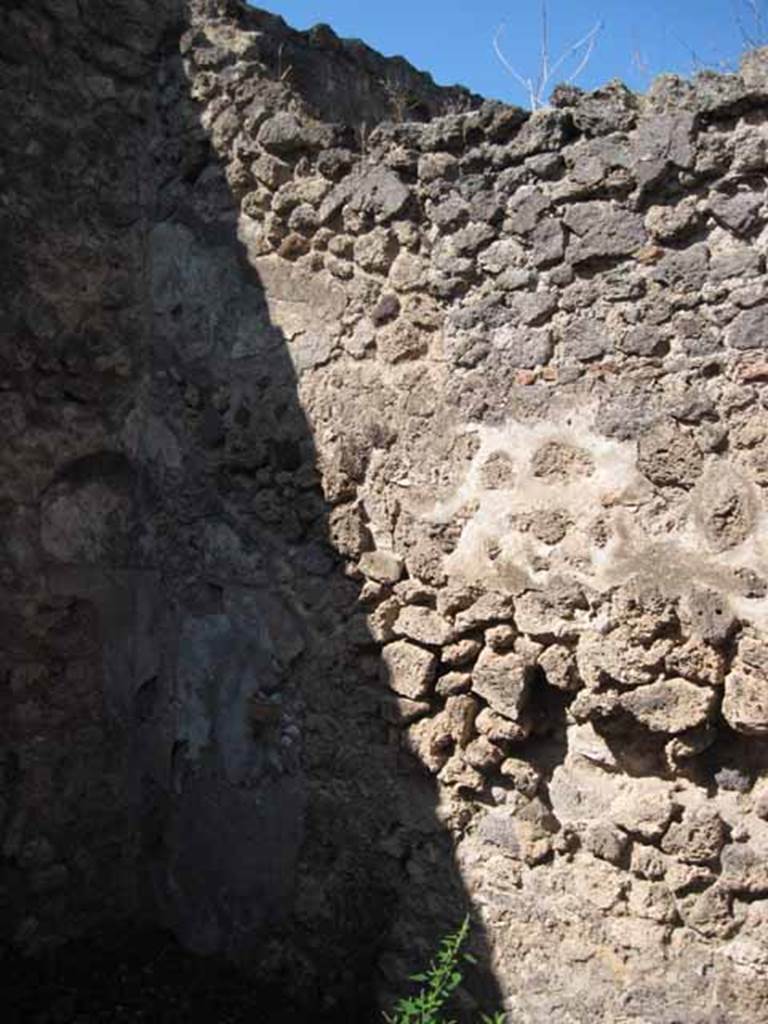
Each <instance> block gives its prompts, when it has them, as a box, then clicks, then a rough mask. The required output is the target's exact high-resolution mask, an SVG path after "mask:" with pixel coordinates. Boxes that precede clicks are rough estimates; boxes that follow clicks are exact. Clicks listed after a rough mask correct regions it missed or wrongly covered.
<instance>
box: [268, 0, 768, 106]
mask: <svg viewBox="0 0 768 1024" xmlns="http://www.w3.org/2000/svg"><path fill="white" fill-rule="evenodd" d="M755 2H757V3H758V6H759V7H760V9H761V10H762V12H763V13H764V14H765V16H766V27H768V0H755ZM255 6H263V7H266V8H267V9H268V10H270V11H273V12H274V13H276V14H280V15H282V17H283V18H285V20H286V21H287V22H288V23H289V24H290V25H293V26H294V27H295V28H309V27H310V26H311V25H315V24H317V23H318V22H325V23H327V24H329V25H331V26H332V27H333V28H334V30H335V31H336V32H337V33H338V34H339V35H341V36H353V37H357V38H359V39H363V40H364V41H365V42H366V43H368V44H369V45H370V46H372V47H374V48H375V49H377V50H379V51H381V52H382V53H385V54H387V55H395V54H400V55H402V56H404V57H406V58H407V59H408V60H410V61H411V63H412V64H415V65H416V66H417V67H418V68H421V69H423V70H426V71H429V72H430V73H431V74H432V75H433V77H434V78H435V80H436V81H438V82H440V83H441V84H444V85H448V84H453V83H454V82H458V83H461V84H463V85H467V86H468V87H469V88H471V89H473V90H474V91H475V92H479V93H481V94H482V95H484V96H489V97H495V98H498V99H503V100H506V101H508V102H517V103H524V101H525V97H524V95H523V93H522V92H521V91H520V90H519V88H518V87H517V86H516V85H515V84H514V82H513V81H512V79H511V77H510V76H509V75H508V74H507V73H506V72H505V71H504V69H503V68H502V66H501V64H500V63H499V61H498V60H497V59H496V58H495V56H494V54H493V51H492V48H491V44H492V39H493V36H494V33H495V31H496V29H497V28H498V27H499V25H501V24H502V23H503V24H505V25H506V29H505V32H504V35H503V37H502V41H503V46H504V49H505V52H506V53H507V54H508V56H509V57H510V58H511V59H512V61H513V63H514V64H515V65H516V66H518V68H519V69H520V70H521V71H522V72H524V73H525V74H526V75H527V74H531V73H532V72H534V71H535V69H536V67H537V60H538V50H539V38H540V32H539V26H540V6H539V0H384V2H381V0H379V2H377V0H373V2H372V0H270V2H268V3H257V4H256V5H255ZM549 9H550V22H551V26H552V46H551V49H552V51H553V54H557V53H558V52H560V51H561V50H562V49H563V48H565V47H567V46H568V45H569V44H570V43H572V42H574V41H575V40H576V39H578V38H579V37H581V36H583V35H584V33H586V32H587V31H588V30H589V29H590V28H591V26H592V25H593V24H595V22H597V21H598V20H600V21H602V22H603V29H602V32H601V34H600V37H599V39H598V42H597V45H596V48H595V51H594V54H593V57H592V60H591V62H590V64H589V66H588V68H587V69H586V71H585V72H584V74H583V75H581V76H580V78H579V79H578V84H580V85H582V86H584V87H585V88H594V87H595V86H597V85H600V84H602V83H603V82H606V81H608V80H609V79H610V78H617V77H618V78H622V79H623V80H624V81H625V82H627V84H628V85H630V86H632V87H633V88H635V89H644V88H645V87H646V86H647V84H648V82H649V81H650V80H651V79H652V77H653V76H654V75H656V74H659V73H661V72H662V71H676V72H678V73H680V74H688V73H690V72H691V70H692V68H693V66H694V63H695V62H696V61H697V60H698V61H700V62H705V63H707V64H709V65H718V64H721V63H722V62H730V63H733V62H734V61H736V60H737V59H738V54H739V52H740V50H741V49H743V45H742V40H741V34H740V30H739V25H738V19H737V16H736V12H737V11H740V12H741V15H742V17H743V21H744V24H745V26H746V27H748V28H750V29H751V28H752V27H753V25H754V19H753V18H752V16H751V15H750V13H749V0H635V2H631V0H629V2H628V0H549Z"/></svg>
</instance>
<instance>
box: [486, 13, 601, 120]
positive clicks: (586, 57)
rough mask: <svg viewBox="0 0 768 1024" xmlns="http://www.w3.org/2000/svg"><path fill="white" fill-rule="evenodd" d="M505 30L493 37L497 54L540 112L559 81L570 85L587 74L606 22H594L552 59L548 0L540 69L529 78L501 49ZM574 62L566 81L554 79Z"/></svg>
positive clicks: (501, 28) (501, 29) (542, 19)
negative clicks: (585, 31)
mask: <svg viewBox="0 0 768 1024" xmlns="http://www.w3.org/2000/svg"><path fill="white" fill-rule="evenodd" d="M504 28H505V26H504V25H499V27H498V29H497V30H496V34H495V35H494V37H493V49H494V52H495V54H496V56H497V57H498V59H499V60H500V61H501V63H502V65H503V66H504V67H505V68H506V70H507V71H508V72H509V73H510V75H512V77H513V78H514V79H515V81H516V82H517V84H518V85H519V86H520V88H521V89H523V90H524V91H525V93H526V95H527V97H528V103H529V104H530V107H531V110H540V109H541V108H542V107H545V106H546V101H547V97H548V96H549V93H550V91H551V88H552V86H553V85H555V84H557V82H558V81H564V82H566V83H567V84H569V85H570V84H571V83H573V82H575V81H576V79H577V78H578V76H579V75H580V74H581V73H582V71H584V69H585V68H586V66H587V65H588V64H589V61H590V58H591V57H592V54H593V52H594V49H595V44H596V43H597V37H598V36H599V35H600V32H601V31H602V28H603V23H602V21H597V22H595V24H594V25H593V26H592V28H591V29H590V30H589V32H587V34H586V35H584V36H582V37H581V38H580V39H578V40H577V41H576V42H575V43H571V45H570V46H567V47H566V48H565V49H564V50H563V51H562V53H561V54H560V55H559V56H557V57H555V58H554V59H553V57H552V52H551V48H550V19H549V5H548V4H547V3H546V0H542V3H541V49H540V57H539V67H538V70H537V72H536V74H535V76H534V75H531V76H529V77H527V78H526V76H525V75H524V74H522V73H521V72H520V71H519V70H518V69H517V68H516V67H515V65H514V64H513V63H512V62H511V61H510V59H509V58H508V57H507V55H506V54H505V53H504V51H503V49H502V48H501V37H502V35H503V34H504ZM573 63H575V65H576V67H575V69H574V70H573V71H571V73H570V74H569V75H567V77H566V78H564V79H557V78H556V77H555V76H556V75H560V74H562V73H563V71H565V70H566V69H567V68H568V67H569V66H570V65H571V64H573Z"/></svg>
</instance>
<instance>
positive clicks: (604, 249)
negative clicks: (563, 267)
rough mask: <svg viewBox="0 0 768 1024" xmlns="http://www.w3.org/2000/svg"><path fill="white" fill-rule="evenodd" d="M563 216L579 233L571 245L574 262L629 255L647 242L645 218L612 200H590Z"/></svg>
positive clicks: (574, 232)
mask: <svg viewBox="0 0 768 1024" xmlns="http://www.w3.org/2000/svg"><path fill="white" fill-rule="evenodd" d="M563 219H564V222H565V225H566V227H568V228H569V229H570V230H571V231H572V232H573V234H574V235H575V236H576V239H575V241H573V242H571V244H570V246H569V247H568V255H569V258H570V259H571V261H572V262H573V263H574V264H578V263H586V262H588V261H589V260H595V259H606V258H612V257H618V256H629V255H631V254H632V253H634V252H636V251H637V250H638V249H639V248H640V247H641V246H642V245H643V243H644V242H645V238H646V235H645V228H644V226H643V221H642V218H641V217H640V216H638V215H637V214H632V213H629V212H628V211H626V210H622V209H621V208H619V207H616V206H612V205H611V204H610V203H605V202H589V203H580V204H578V205H577V206H571V207H569V208H568V210H567V211H566V214H565V217H564V218H563Z"/></svg>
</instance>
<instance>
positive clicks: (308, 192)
mask: <svg viewBox="0 0 768 1024" xmlns="http://www.w3.org/2000/svg"><path fill="white" fill-rule="evenodd" d="M122 6H123V5H111V7H110V10H113V18H114V20H110V18H107V19H106V23H104V19H103V17H102V15H100V14H99V16H98V17H97V16H96V14H93V15H92V16H90V15H89V14H88V12H89V10H92V11H93V12H101V10H102V5H99V4H96V3H94V4H93V5H90V6H89V5H88V4H81V5H80V6H79V8H77V9H75V5H74V4H68V3H67V2H65V0H49V2H48V3H42V2H41V3H38V4H33V5H29V4H25V5H23V6H22V5H19V6H18V7H15V8H14V7H13V5H12V6H11V9H10V10H8V11H7V12H6V13H4V15H3V17H4V18H5V19H6V22H7V26H6V27H8V28H9V31H5V32H3V42H2V43H0V47H1V49H0V58H2V60H3V61H4V63H3V65H2V74H3V76H4V80H6V81H7V82H8V83H9V86H10V87H11V88H13V89H16V90H17V94H18V95H19V96H20V97H21V96H23V97H24V105H23V108H22V109H23V117H22V118H21V119H19V125H20V127H19V128H18V129H16V131H13V130H9V132H8V133H7V134H8V136H9V137H8V138H7V139H6V140H5V142H4V147H5V149H7V150H8V153H7V155H6V153H5V150H4V152H3V168H2V172H3V174H4V175H5V178H4V184H6V195H10V197H11V202H9V203H7V204H6V206H5V208H4V209H5V213H4V216H5V217H6V218H8V223H9V230H8V231H7V237H8V238H9V242H8V244H7V247H6V252H5V253H3V272H4V274H6V275H7V283H6V288H5V290H4V291H5V294H6V295H10V296H12V303H9V304H8V309H7V311H6V310H4V311H3V315H4V321H3V328H4V332H5V334H4V340H3V343H2V344H3V349H2V358H3V360H4V364H7V369H6V368H5V365H4V367H3V387H4V390H3V391H2V392H1V393H0V398H1V400H2V403H3V406H4V408H5V409H6V410H7V415H6V417H5V419H6V422H7V423H8V424H9V427H10V433H9V436H8V442H7V444H6V446H5V448H4V450H3V452H2V453H1V454H0V458H1V459H2V465H3V473H2V480H3V493H2V502H1V503H0V508H2V510H3V517H4V522H5V526H4V531H3V545H4V554H3V567H4V569H3V572H4V575H3V585H4V587H5V593H4V597H3V603H2V614H3V616H4V620H5V622H6V623H7V626H6V628H5V630H4V633H5V635H6V637H7V638H8V639H7V640H6V641H5V642H4V646H3V647H2V651H3V662H2V667H3V672H4V676H3V678H4V679H5V683H4V689H3V690H2V699H3V701H4V707H5V710H4V715H3V728H4V729H5V730H6V731H7V734H8V735H7V738H6V740H5V743H6V746H5V751H6V753H5V755H4V765H5V782H4V786H5V788H4V800H5V801H6V814H5V824H4V829H5V833H4V834H5V839H4V847H3V851H4V856H5V860H4V861H3V865H4V867H3V870H4V872H5V880H4V882H3V884H4V886H5V888H4V890H3V892H4V893H5V894H6V895H5V896H4V900H5V902H6V907H5V909H4V910H3V919H4V922H7V924H6V926H5V929H6V934H7V935H8V937H9V938H11V937H13V938H14V941H15V942H16V943H21V944H27V945H32V946H34V945H35V944H39V943H41V942H45V941H49V940H52V939H56V938H60V937H61V934H62V931H64V932H66V931H67V929H69V928H72V929H74V930H75V931H76V930H77V929H78V928H82V927H84V926H85V924H86V923H88V922H89V921H92V920H93V918H94V916H95V915H96V916H97V915H98V914H103V915H106V916H110V915H112V916H114V915H115V914H116V913H117V912H122V913H130V914H133V915H145V916H147V917H149V918H151V919H153V920H161V921H164V922H165V923H167V924H169V925H170V926H172V927H173V928H174V929H175V930H176V931H177V933H178V934H179V935H181V936H182V937H183V939H184V941H185V942H187V943H188V944H189V945H191V946H192V947H193V948H199V949H203V950H219V951H224V952H227V953H228V954H229V955H234V956H238V957H240V958H243V957H245V958H251V959H252V961H253V963H254V964H258V967H259V969H260V970H261V971H262V972H264V971H267V970H269V971H271V972H272V974H273V975H275V976H277V977H280V976H282V975H283V974H285V975H286V976H287V977H290V979H291V982H290V983H291V986H292V988H293V989H294V990H295V991H296V992H297V993H298V994H299V995H301V996H303V997H306V998H307V999H308V1000H312V999H314V1000H315V1004H314V1005H316V1000H317V994H316V993H317V992H322V993H323V994H324V997H325V998H326V1003H327V1005H326V1009H327V1010H328V1012H329V1013H332V1012H337V1011H338V1012H347V1013H351V1012H354V1013H355V1014H357V1017H358V1019H362V1017H363V1015H364V1013H365V1012H366V1011H365V1009H364V1007H366V1006H367V1005H368V1003H367V1000H368V999H369V997H370V990H371V987H373V988H375V989H376V990H377V992H378V998H380V999H384V1000H385V1001H386V998H387V993H388V992H389V991H391V990H392V989H393V988H397V987H398V986H399V985H400V983H401V979H402V977H403V975H404V974H405V973H407V971H408V970H409V969H411V968H412V966H413V962H414V958H415V959H416V960H418V957H419V955H420V954H421V952H422V951H423V950H424V949H426V948H428V946H429V944H430V942H432V941H433V940H434V937H435V935H437V934H439V933H440V932H441V931H442V930H445V928H446V927H449V926H450V924H452V923H455V922H456V920H457V919H459V918H460V917H461V916H462V914H463V912H464V906H465V905H466V904H470V905H471V906H472V908H473V910H474V914H475V917H476V939H475V941H476V942H477V944H478V950H479V951H480V952H482V953H483V954H485V955H487V957H488V961H489V963H490V964H491V966H492V969H493V974H494V979H495V980H494V979H490V978H488V979H485V987H484V988H483V985H482V984H479V987H478V990H477V992H476V993H475V994H474V996H473V995H470V994H469V993H467V994H466V1005H467V1007H470V1008H471V1007H472V1006H473V1005H474V999H475V997H477V998H478V999H480V1000H481V1001H483V1000H485V1003H486V1005H491V1004H493V1003H495V1002H501V1001H503V1003H504V1005H505V1007H506V1008H507V1009H508V1010H509V1012H510V1019H511V1020H514V1021H515V1022H523V1024H539V1022H541V1021H545V1020H547V1021H549V1020H553V1021H558V1022H560V1021H562V1022H576V1021H579V1022H580V1021H584V1022H586V1021H590V1022H593V1021H605V1022H608V1021H611V1022H619V1021H621V1022H627V1024H628V1022H636V1024H640V1022H647V1021H654V1024H661V1022H667V1024H672V1022H675V1021H680V1022H682V1021H685V1022H686V1024H694V1022H700V1024H705V1022H707V1024H714V1022H725V1021H728V1022H731V1021H733V1022H737V1021H745V1022H746V1021H753V1020H756V1019H760V1018H761V1016H764V1015H765V1013H766V1010H768V980H767V972H768V867H767V865H768V746H767V745H766V737H768V689H766V687H768V679H767V678H766V672H767V671H768V639H767V638H766V628H767V627H768V618H767V613H766V607H767V606H766V597H767V596H768V519H767V518H766V511H765V496H764V488H765V487H766V486H768V470H767V469H766V467H768V402H766V401H765V399H764V395H765V393H764V390H763V389H764V385H765V382H766V380H768V361H767V360H766V356H765V349H766V347H767V346H768V340H767V339H768V334H766V325H767V324H768V313H767V312H766V309H767V308H768V307H766V300H767V299H768V292H766V285H765V281H766V278H765V252H766V244H767V242H768V228H767V227H766V220H768V207H767V206H766V203H765V176H766V171H767V170H768V151H767V150H766V146H767V145H768V58H766V55H765V54H763V53H760V52H757V53H755V54H752V55H748V56H747V57H746V58H745V60H744V64H743V67H742V71H741V73H740V75H738V76H736V75H733V76H718V75H712V74H703V75H700V76H698V78H697V79H695V80H694V81H693V82H685V81H681V80H680V79H677V78H674V77H671V76H666V77H663V78H661V79H659V80H658V81H657V82H656V83H655V84H654V85H653V86H652V88H651V89H650V90H649V92H648V94H647V95H645V96H636V95H634V94H632V93H630V92H628V91H627V90H626V89H625V88H624V87H623V86H621V85H620V84H616V83H612V84H610V85H609V86H606V87H605V88H604V89H603V90H600V91H598V92H595V93H590V94H584V93H581V92H579V91H578V90H574V89H561V90H559V91H558V92H557V93H556V95H555V97H554V99H553V107H552V108H551V109H548V110H545V111H541V112H539V113H537V114H535V115H529V114H527V113H526V112H524V111H521V110H519V109H517V108H513V107H508V106H504V105H502V104H498V103H487V102H486V103H484V102H482V101H480V100H479V99H478V98H476V97H473V96H471V95H470V94H468V93H465V92H462V91H461V90H455V89H454V90H442V91H441V90H439V89H437V88H436V87H435V86H434V85H433V84H432V83H431V82H430V81H429V80H428V79H427V78H425V77H424V76H419V75H418V74H417V73H416V72H413V70H412V69H410V68H408V67H407V65H405V64H404V63H403V62H401V61H394V62H386V61H384V60H383V58H379V57H378V56H376V55H374V54H372V52H371V51H369V50H367V49H366V48H364V47H362V44H351V43H347V42H342V41H340V40H338V39H337V38H336V37H335V36H334V35H333V33H332V32H330V30H328V29H325V28H320V29H315V30H313V31H312V32H310V33H307V34H301V33H294V32H292V31H291V30H289V29H287V28H286V26H285V25H284V24H283V23H282V22H281V21H280V20H279V19H275V18H273V17H272V16H270V15H266V14H264V13H262V12H258V11H253V10H251V9H249V8H246V7H245V6H244V5H243V4H241V3H239V2H236V0H231V2H224V0H222V2H214V0H208V2H198V0H191V2H190V3H188V4H183V5H179V7H178V9H177V8H176V7H175V6H174V5H172V4H170V3H169V5H168V9H167V10H164V9H163V8H162V6H158V5H157V4H153V5H152V7H151V8H150V7H149V5H147V9H146V10H145V11H142V10H140V9H139V7H138V6H137V5H136V3H132V4H130V5H128V4H126V5H125V10H122V9H121V8H122ZM129 8H130V10H129ZM100 18H101V19H102V20H100ZM124 25H128V26H129V27H131V32H128V33H126V32H124V31H123V26H124ZM14 33H15V34H14ZM9 39H10V40H11V42H10V43H9V42H8V40H9ZM25 47H26V49H25ZM46 47H48V48H49V49H48V50H46ZM54 58H55V59H54ZM73 110H75V111H77V116H76V117H74V118H73V115H72V111H73ZM387 117H390V118H392V117H396V118H397V119H396V120H391V119H390V120H387ZM30 140H32V141H30ZM89 872H90V873H89ZM86 892H89V893H91V894H92V895H95V896H96V897H97V898H96V900H95V903H96V906H93V905H92V904H93V902H94V900H93V899H92V900H91V902H90V903H89V902H88V901H87V900H86V899H85V894H86ZM52 894H53V895H52ZM481 981H482V979H481ZM339 1008H341V1010H339Z"/></svg>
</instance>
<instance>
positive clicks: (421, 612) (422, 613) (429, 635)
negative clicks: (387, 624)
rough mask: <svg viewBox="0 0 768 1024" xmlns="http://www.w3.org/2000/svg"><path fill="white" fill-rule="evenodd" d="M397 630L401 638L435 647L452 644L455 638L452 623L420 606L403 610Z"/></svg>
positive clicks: (396, 625) (398, 618) (429, 609)
mask: <svg viewBox="0 0 768 1024" xmlns="http://www.w3.org/2000/svg"><path fill="white" fill-rule="evenodd" d="M395 629H396V631H397V632H398V633H399V634H400V635H401V636H407V637H408V638H409V639H411V640H416V641H417V643H420V644H428V645H430V646H434V647H440V646H442V645H443V644H447V643H450V641H451V639H452V638H453V630H452V629H451V625H450V623H448V622H446V621H445V619H444V618H443V617H442V616H441V615H439V614H438V613H437V612H434V611H432V609H431V608H423V607H420V606H418V605H416V606H410V607H408V608H403V610H402V611H401V612H400V614H399V615H398V617H397V622H396V623H395Z"/></svg>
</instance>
